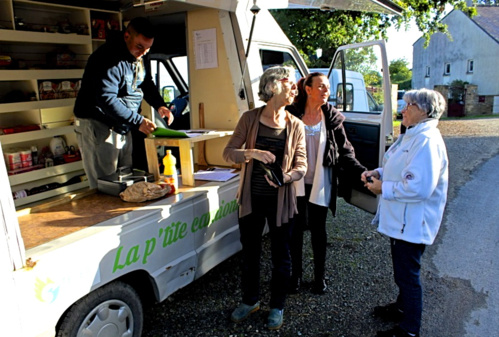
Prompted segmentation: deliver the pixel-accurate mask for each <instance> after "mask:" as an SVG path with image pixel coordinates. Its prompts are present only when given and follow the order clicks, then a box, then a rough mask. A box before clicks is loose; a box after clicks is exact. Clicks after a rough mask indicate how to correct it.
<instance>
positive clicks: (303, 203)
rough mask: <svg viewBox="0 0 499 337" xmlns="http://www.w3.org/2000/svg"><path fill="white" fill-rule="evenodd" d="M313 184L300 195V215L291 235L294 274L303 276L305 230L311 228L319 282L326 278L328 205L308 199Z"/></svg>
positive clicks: (315, 266)
mask: <svg viewBox="0 0 499 337" xmlns="http://www.w3.org/2000/svg"><path fill="white" fill-rule="evenodd" d="M311 190H312V185H305V196H304V197H298V200H297V202H298V215H297V216H296V217H295V224H294V228H293V232H292V235H291V262H292V275H293V277H296V278H302V276H303V232H304V231H305V230H306V229H307V228H308V229H310V236H311V239H312V251H313V253H314V278H315V280H316V281H317V282H319V281H320V280H322V279H323V278H324V273H325V270H324V269H325V267H324V266H325V264H326V245H327V233H326V217H327V210H328V208H327V207H324V206H319V205H316V204H313V203H311V202H309V201H308V199H309V198H310V191H311Z"/></svg>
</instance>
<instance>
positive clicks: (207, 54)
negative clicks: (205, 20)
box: [194, 28, 218, 69]
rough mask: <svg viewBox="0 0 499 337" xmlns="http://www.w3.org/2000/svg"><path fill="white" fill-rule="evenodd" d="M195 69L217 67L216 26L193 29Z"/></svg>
mask: <svg viewBox="0 0 499 337" xmlns="http://www.w3.org/2000/svg"><path fill="white" fill-rule="evenodd" d="M194 45H195V51H196V69H209V68H217V67H218V56H217V30H216V28H210V29H203V30H196V31H194Z"/></svg>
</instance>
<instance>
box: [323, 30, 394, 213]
mask: <svg viewBox="0 0 499 337" xmlns="http://www.w3.org/2000/svg"><path fill="white" fill-rule="evenodd" d="M338 73H339V74H341V75H340V80H338V81H337V82H336V83H337V85H336V87H334V88H333V87H332V88H331V92H334V93H335V95H336V97H335V98H333V103H332V104H333V105H335V106H336V108H337V109H338V110H340V111H341V112H342V113H343V114H344V115H345V117H346V121H345V122H344V123H343V124H344V126H345V131H346V133H347V137H348V140H349V141H350V142H351V143H352V145H353V147H354V149H355V156H356V158H357V159H358V160H359V161H360V162H361V163H362V164H363V165H364V166H366V167H367V168H368V169H369V170H372V169H375V168H377V167H380V166H381V162H382V160H383V156H384V154H385V150H386V149H387V148H388V147H389V146H390V145H391V143H392V141H393V117H392V104H391V84H390V76H389V72H388V60H387V56H386V47H385V42H384V41H382V40H380V41H372V42H365V43H359V44H351V45H347V46H342V47H340V48H338V50H337V51H336V53H335V55H334V57H333V61H332V63H331V67H330V69H329V73H328V77H331V76H333V74H338ZM348 73H356V74H361V75H362V76H363V81H349V80H348V79H349V78H352V76H349V75H348ZM341 78H345V79H346V80H345V81H343V80H341ZM330 82H331V83H333V82H332V81H330ZM359 83H361V84H359ZM333 85H334V84H333ZM362 86H365V87H362ZM366 94H367V95H368V96H370V98H371V99H373V100H374V101H375V103H373V104H357V102H356V100H359V101H360V100H365V99H366ZM348 175H349V172H341V176H340V177H341V178H344V179H340V191H339V194H340V196H342V197H343V198H344V199H345V200H346V201H347V202H348V203H350V204H352V205H354V206H357V207H359V208H362V209H364V210H366V211H368V212H371V213H375V212H376V208H377V205H378V198H379V196H376V195H374V194H372V193H371V192H369V190H367V189H366V188H365V187H364V186H363V184H362V182H361V181H360V179H356V177H349V176H348ZM348 178H351V179H348Z"/></svg>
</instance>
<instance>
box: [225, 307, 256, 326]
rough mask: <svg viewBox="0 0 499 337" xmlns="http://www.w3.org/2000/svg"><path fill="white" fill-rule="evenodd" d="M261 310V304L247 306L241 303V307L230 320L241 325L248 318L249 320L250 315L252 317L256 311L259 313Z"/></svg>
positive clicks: (233, 313)
mask: <svg viewBox="0 0 499 337" xmlns="http://www.w3.org/2000/svg"><path fill="white" fill-rule="evenodd" d="M259 309H260V302H256V303H255V304H253V305H247V304H244V303H241V305H240V306H238V307H237V308H236V309H235V310H234V311H233V312H232V315H231V316H230V318H231V319H232V321H233V322H236V323H239V322H241V321H244V320H245V319H246V318H248V316H249V315H251V314H252V313H254V312H255V311H258V310H259Z"/></svg>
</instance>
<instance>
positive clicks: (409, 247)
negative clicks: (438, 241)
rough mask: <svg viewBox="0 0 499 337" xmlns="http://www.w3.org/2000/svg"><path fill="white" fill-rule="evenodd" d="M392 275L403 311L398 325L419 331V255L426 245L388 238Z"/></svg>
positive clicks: (420, 306) (421, 296)
mask: <svg viewBox="0 0 499 337" xmlns="http://www.w3.org/2000/svg"><path fill="white" fill-rule="evenodd" d="M390 245H391V252H392V262H393V276H394V278H395V283H396V284H397V286H398V288H399V295H398V298H397V304H398V307H399V308H400V309H401V310H402V311H403V312H404V319H403V320H402V322H401V323H400V324H399V326H400V327H401V328H402V329H404V330H405V331H407V332H410V333H419V329H420V328H421V314H422V312H423V288H422V286H421V280H420V270H421V257H422V256H423V253H424V251H425V248H426V246H425V245H423V244H414V243H410V242H407V241H402V240H397V239H393V238H390Z"/></svg>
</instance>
